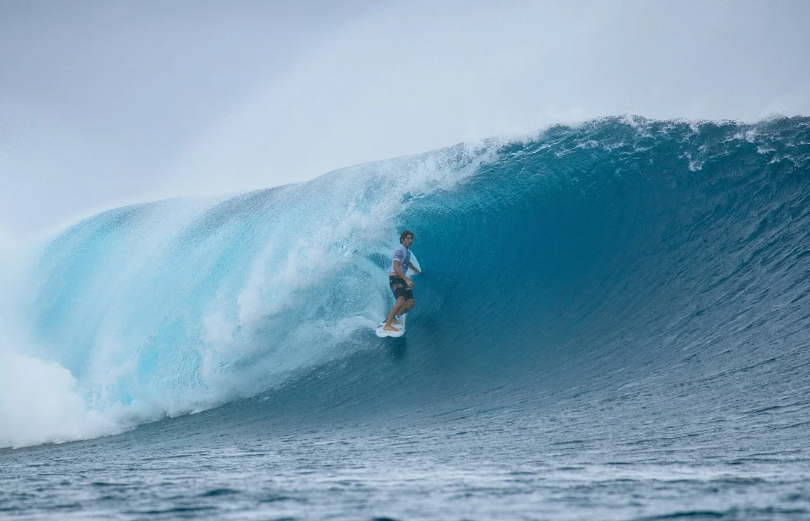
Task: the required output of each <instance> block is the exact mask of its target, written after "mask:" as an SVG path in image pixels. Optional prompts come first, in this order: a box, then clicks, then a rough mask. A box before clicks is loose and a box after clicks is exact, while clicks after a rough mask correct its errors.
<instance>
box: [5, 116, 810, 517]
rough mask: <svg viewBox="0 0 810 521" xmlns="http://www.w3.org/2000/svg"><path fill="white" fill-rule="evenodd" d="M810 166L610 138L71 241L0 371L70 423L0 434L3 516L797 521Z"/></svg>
mask: <svg viewBox="0 0 810 521" xmlns="http://www.w3.org/2000/svg"><path fill="white" fill-rule="evenodd" d="M809 160H810V119H808V118H792V119H775V120H768V121H763V122H759V123H756V124H740V123H734V122H721V123H716V122H715V123H712V122H703V123H690V122H679V121H651V120H645V119H642V118H632V117H625V118H608V119H603V120H598V121H592V122H588V123H584V124H582V125H579V126H576V127H562V126H561V127H553V128H550V129H547V130H545V131H543V132H541V133H538V134H536V135H533V136H528V137H524V138H521V139H511V140H506V139H501V140H491V141H487V142H484V143H478V144H475V145H472V144H467V145H458V146H456V147H451V148H448V149H444V150H439V151H434V152H429V153H426V154H422V155H418V156H412V157H406V158H400V159H396V160H391V161H385V162H379V163H367V164H364V165H359V166H356V167H350V168H347V169H343V170H339V171H336V172H332V173H329V174H326V175H324V176H322V177H320V178H317V179H315V180H313V181H311V182H308V183H302V184H297V185H289V186H285V187H280V188H274V189H269V190H263V191H258V192H251V193H246V194H239V195H235V196H229V197H223V198H219V199H205V200H200V199H195V200H183V199H180V200H170V201H162V202H156V203H150V204H143V205H136V206H130V207H125V208H119V209H115V210H110V211H108V212H105V213H102V214H99V215H97V216H94V217H92V218H90V219H87V220H85V221H82V222H80V223H77V224H76V225H74V226H72V227H71V228H69V229H67V230H65V231H64V232H63V233H61V234H59V235H58V236H56V237H54V238H52V240H50V241H49V242H48V244H47V245H45V246H43V247H42V248H41V250H40V251H39V253H38V255H37V257H36V260H35V261H34V262H33V263H32V264H31V267H30V269H29V270H28V271H27V272H26V275H25V277H26V279H25V280H26V282H27V284H24V285H23V287H25V288H27V289H26V295H25V297H26V298H25V299H23V300H24V302H25V303H26V304H25V306H22V308H21V310H20V312H19V318H17V319H16V320H17V321H18V323H17V324H15V325H16V326H17V329H20V330H24V331H25V332H26V338H27V339H28V343H26V344H24V347H23V348H21V349H20V350H19V351H21V352H19V353H18V355H17V356H18V358H16V359H13V360H17V361H16V362H14V363H17V364H19V367H20V368H23V369H25V370H26V371H30V372H31V375H33V376H36V375H46V376H48V377H47V378H46V377H42V381H43V382H45V383H44V384H42V385H41V386H40V387H38V389H41V395H42V396H41V400H42V402H41V403H48V404H50V403H52V400H53V399H54V398H53V397H54V396H61V397H66V398H65V403H68V406H64V407H61V408H60V409H59V411H61V412H59V413H58V414H57V413H52V414H51V413H48V412H47V411H46V412H43V413H42V414H41V418H40V421H38V422H37V423H36V424H32V425H27V426H25V428H23V426H22V423H21V422H20V420H19V418H21V417H20V416H16V417H15V416H13V415H10V414H8V413H7V414H6V416H5V418H6V423H5V424H2V423H0V441H2V445H3V446H6V447H16V448H7V449H0V462H2V465H3V473H2V475H3V477H2V478H0V485H2V486H0V511H2V512H3V513H4V515H7V516H9V517H11V518H15V517H19V518H23V517H59V518H70V517H74V518H78V519H84V518H109V517H116V518H121V519H140V518H145V517H149V518H153V517H155V518H161V517H162V518H186V517H201V518H222V519H229V518H233V519H282V518H287V519H325V518H334V519H373V518H396V519H679V518H682V517H683V518H686V517H688V518H690V519H704V518H705V519H709V518H711V519H804V518H806V517H808V515H810V491H809V490H808V489H809V487H810V481H809V480H808V476H809V475H810V474H809V472H810V460H808V450H807V442H806V440H807V439H808V434H810V432H808V430H809V429H810V414H809V408H810V399H808V390H810V389H808V367H810V366H809V365H808V362H810V355H808V349H807V347H808V344H810V309H808V302H810V179H809V178H808V176H809V175H810V168H809V167H808V165H809V164H810V163H809V162H808V161H809ZM403 228H408V229H411V230H413V231H414V233H415V241H414V244H413V251H414V252H415V253H416V255H418V258H419V261H420V263H421V265H422V267H423V268H424V271H425V273H424V274H422V275H420V276H418V277H417V278H416V279H415V282H416V289H415V295H416V300H417V307H416V308H415V309H414V310H413V311H412V312H411V313H410V316H409V319H408V320H409V322H408V333H407V335H406V336H405V337H403V338H402V339H396V340H394V339H379V338H377V337H376V336H375V335H374V331H373V329H374V327H375V326H376V324H377V323H378V322H379V320H380V319H381V318H382V317H383V316H384V313H385V312H386V311H387V307H388V306H389V305H390V303H389V298H390V297H389V291H388V289H387V284H386V279H387V268H388V262H389V261H388V255H389V254H390V251H391V250H392V249H393V247H394V246H395V245H396V240H397V237H398V235H399V231H400V230H401V229H403ZM20 360H23V361H27V362H25V363H23V362H21V361H20ZM51 362H52V363H53V364H56V365H49V366H46V363H51ZM21 370H22V369H21ZM68 372H69V373H68ZM33 376H32V378H33ZM56 376H58V378H56ZM30 379H31V378H29V380H30ZM20 385H22V384H20ZM68 398H69V399H70V401H69V402H68V401H67V400H68ZM49 400H50V401H49ZM60 403H61V402H60ZM37 410H45V408H44V407H38V408H37ZM0 412H3V410H2V409H0ZM68 427H69V428H68ZM88 438H89V439H88ZM82 439H84V440H85V441H75V440H82ZM71 440H74V441H71ZM54 441H56V442H65V441H68V443H62V444H57V445H52V444H48V443H49V442H54ZM43 443H45V444H43ZM21 447H24V448H21Z"/></svg>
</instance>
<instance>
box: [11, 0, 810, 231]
mask: <svg viewBox="0 0 810 521" xmlns="http://www.w3.org/2000/svg"><path fill="white" fill-rule="evenodd" d="M808 20H810V2H806V1H804V0H796V1H779V0H770V1H761V2H746V1H743V0H736V1H711V2H705V1H694V2H692V1H677V2H665V1H661V2H653V1H648V0H643V1H636V2H629V1H628V2H618V1H616V2H606V1H601V0H597V1H593V2H586V1H581V2H576V1H574V2H568V1H567V2H562V1H559V2H540V1H513V2H508V1H505V2H500V1H499V2H494V1H492V2H483V1H478V0H465V1H446V2H442V1H438V0H432V1H428V2H421V1H409V2H381V1H361V0H356V1H344V2H332V1H317V0H299V1H295V2H293V1H290V2H287V1H284V2H280V1H279V2H272V1H270V0H267V1H229V2H225V1H222V2H213V1H207V0H202V1H200V0H198V1H183V0H172V1H170V2H164V1H157V0H154V1H153V0H139V1H135V0H131V1H126V2H123V1H115V0H75V1H71V2H63V1H61V0H59V1H41V0H0V238H2V237H3V236H6V237H8V236H23V237H30V236H32V235H37V234H41V233H45V232H48V231H51V230H53V229H56V228H59V227H61V226H64V225H66V224H68V223H70V222H72V221H74V220H75V219H77V218H81V217H84V216H87V215H90V214H92V213H94V212H96V211H100V210H104V209H107V208H111V207H115V206H120V205H122V204H127V203H132V202H139V201H147V200H153V199H158V198H164V197H172V196H181V195H199V194H210V193H225V192H234V191H241V190H247V189H252V188H261V187H269V186H276V185H279V184H284V183H289V182H294V181H300V180H305V179H310V178H312V177H315V176H317V175H320V174H323V173H325V172H327V171H329V170H333V169H335V168H339V167H342V166H349V165H352V164H356V163H360V162H365V161H370V160H376V159H384V158H388V157H394V156H399V155H403V154H410V153H415V152H423V151H427V150H431V149H434V148H439V147H442V146H447V145H452V144H455V143H458V142H461V141H467V140H474V139H479V138H485V137H491V136H496V135H502V134H512V133H521V132H525V131H526V130H530V129H537V128H541V127H543V126H546V125H548V124H550V123H556V122H576V121H582V120H584V119H589V118H592V117H598V116H603V115H618V114H627V113H632V114H639V115H642V116H647V117H652V118H673V117H680V118H692V119H702V118H709V119H719V118H733V119H742V120H747V121H751V120H757V119H760V118H762V117H765V116H768V115H771V114H774V113H782V114H788V115H793V114H804V115H808V114H810V31H808V28H807V27H808Z"/></svg>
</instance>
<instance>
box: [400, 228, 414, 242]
mask: <svg viewBox="0 0 810 521" xmlns="http://www.w3.org/2000/svg"><path fill="white" fill-rule="evenodd" d="M408 235H410V236H411V237H413V232H412V231H410V230H405V231H404V232H402V233H400V234H399V243H400V244H402V241H404V240H405V237H407V236H408Z"/></svg>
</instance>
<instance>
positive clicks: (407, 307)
mask: <svg viewBox="0 0 810 521" xmlns="http://www.w3.org/2000/svg"><path fill="white" fill-rule="evenodd" d="M415 305H416V301H415V300H414V299H412V298H410V299H408V300H406V301H405V303H404V304H402V309H400V310H399V313H397V315H404V314H405V313H407V312H408V311H410V310H412V309H413V307H414V306H415Z"/></svg>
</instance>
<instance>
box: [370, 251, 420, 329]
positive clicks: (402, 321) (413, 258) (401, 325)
mask: <svg viewBox="0 0 810 521" xmlns="http://www.w3.org/2000/svg"><path fill="white" fill-rule="evenodd" d="M411 266H413V267H414V268H416V270H415V271H414V272H413V273H411V275H410V276H411V277H413V276H414V275H419V274H420V273H422V266H421V265H420V264H419V261H418V260H416V255H414V254H413V252H411ZM407 317H408V314H407V313H406V314H404V315H402V316H400V317H399V324H394V327H395V328H396V329H397V331H388V330H386V329H383V326H385V319H383V321H382V322H380V323H379V324H378V325H377V329H376V330H375V331H374V332H375V333H377V336H378V337H380V338H386V337H390V338H400V337H401V336H403V335H405V319H406V318H407Z"/></svg>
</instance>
